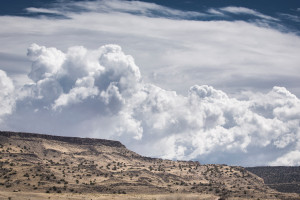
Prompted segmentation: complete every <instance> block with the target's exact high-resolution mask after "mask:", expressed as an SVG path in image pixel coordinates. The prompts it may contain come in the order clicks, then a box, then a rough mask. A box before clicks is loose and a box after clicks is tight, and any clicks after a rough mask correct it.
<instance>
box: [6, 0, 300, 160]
mask: <svg viewBox="0 0 300 200" xmlns="http://www.w3.org/2000/svg"><path fill="white" fill-rule="evenodd" d="M267 2H268V1H263V2H262V1H258V0H254V1H236V0H228V1H220V0H201V1H196V0H189V1H178V0H175V1H174V0H172V1H171V0H165V1H158V0H145V1H125V0H123V1H121V0H90V1H81V0H76V1H67V0H51V1H50V0H48V1H46V0H43V1H37V0H32V1H25V0H9V1H8V0H2V1H1V3H2V5H3V6H1V8H0V25H1V29H0V36H1V37H0V44H1V45H0V130H9V131H22V132H35V133H43V134H54V135H62V136H76V137H93V138H104V139H112V140H119V141H121V142H122V143H123V144H124V145H126V147H127V148H129V149H131V150H133V151H135V152H137V153H139V154H141V155H144V156H152V157H160V158H165V159H172V160H197V161H200V163H203V164H207V163H215V164H228V165H240V166H265V165H274V166H275V165H276V166H279V165H280V166H282V165H286V166H294V165H300V99H299V97H300V56H299V53H300V2H299V1H298V0H288V1H282V0H275V1H272V2H271V1H270V2H268V3H267Z"/></svg>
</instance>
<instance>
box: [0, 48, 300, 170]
mask: <svg viewBox="0 0 300 200" xmlns="http://www.w3.org/2000/svg"><path fill="white" fill-rule="evenodd" d="M28 57H29V58H30V59H31V60H32V68H31V71H30V73H29V75H28V76H29V78H30V79H31V80H32V83H31V84H27V85H24V86H23V87H22V88H21V89H20V92H18V96H17V102H16V109H15V111H14V112H12V108H13V107H14V102H13V100H12V99H13V98H12V95H13V93H14V87H13V85H12V82H11V81H10V79H9V78H8V77H7V76H6V74H5V73H4V72H2V71H1V72H0V78H1V85H0V87H1V92H0V99H1V103H2V104H1V113H0V116H1V115H4V114H10V115H9V116H8V117H6V118H5V121H4V122H3V123H2V127H8V128H10V129H13V130H19V131H24V130H25V131H38V132H43V133H45V132H46V133H57V134H64V135H77V136H82V137H86V136H89V137H99V138H110V139H117V140H121V141H122V142H124V143H125V144H126V145H127V146H128V147H129V148H131V149H133V150H135V151H137V152H139V153H142V154H144V155H150V156H159V157H163V158H169V159H198V160H200V161H204V162H218V163H220V162H223V163H228V164H239V165H253V164H255V165H266V164H282V165H293V164H299V156H298V154H299V150H300V147H299V141H300V128H299V123H300V100H299V99H298V98H297V97H296V96H295V95H293V94H291V93H290V92H289V91H288V90H287V89H286V88H283V87H274V88H273V89H272V90H271V91H270V92H269V93H266V94H262V93H251V92H247V93H244V96H243V98H241V99H236V98H233V97H230V96H229V95H227V94H226V93H225V92H223V91H221V90H217V89H215V88H213V87H211V86H207V85H201V86H200V85H194V86H192V87H191V88H190V89H189V91H188V95H187V96H183V95H179V94H177V93H176V92H175V91H168V90H164V89H162V88H160V87H158V86H155V85H153V84H150V83H145V81H143V80H142V77H141V73H140V70H139V67H137V66H136V64H135V62H134V59H133V58H132V57H131V56H129V55H126V54H125V53H124V52H123V51H122V49H121V47H120V46H118V45H105V46H101V47H100V48H98V49H96V50H87V49H86V48H84V47H82V46H76V47H71V48H69V49H68V50H67V52H65V53H64V52H62V51H60V50H58V49H56V48H47V47H43V46H39V45H37V44H33V45H31V46H30V47H29V48H28ZM2 108H3V109H2ZM3 124H6V126H4V125H3ZM294 155H297V156H294ZM254 160H255V163H253V161H254Z"/></svg>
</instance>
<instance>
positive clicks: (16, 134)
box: [0, 131, 125, 148]
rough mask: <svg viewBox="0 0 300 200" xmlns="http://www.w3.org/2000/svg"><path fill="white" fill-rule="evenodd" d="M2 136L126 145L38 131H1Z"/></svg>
mask: <svg viewBox="0 0 300 200" xmlns="http://www.w3.org/2000/svg"><path fill="white" fill-rule="evenodd" d="M0 136H5V137H20V138H41V139H47V140H56V141H60V142H66V143H72V144H79V145H105V146H110V147H124V148H125V146H124V145H123V144H122V143H121V142H119V141H113V140H104V139H94V138H79V137H64V136H55V135H44V134H36V133H22V132H10V131H0Z"/></svg>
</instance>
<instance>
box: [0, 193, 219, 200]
mask: <svg viewBox="0 0 300 200" xmlns="http://www.w3.org/2000/svg"><path fill="white" fill-rule="evenodd" d="M218 198H219V197H217V196H214V195H211V194H153V195H149V194H145V195H143V194H88V195H87V194H72V193H65V194H45V193H29V192H22V193H19V192H0V200H41V199H44V200H46V199H53V200H58V199H59V200H71V199H72V200H102V199H103V200H104V199H114V200H217V199H218Z"/></svg>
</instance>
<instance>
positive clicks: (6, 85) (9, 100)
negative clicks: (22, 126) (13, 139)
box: [0, 70, 15, 123]
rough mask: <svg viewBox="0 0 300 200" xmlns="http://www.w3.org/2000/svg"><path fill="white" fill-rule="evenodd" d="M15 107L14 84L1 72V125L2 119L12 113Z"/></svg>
mask: <svg viewBox="0 0 300 200" xmlns="http://www.w3.org/2000/svg"><path fill="white" fill-rule="evenodd" d="M14 105H15V101H14V85H13V82H12V81H11V79H10V78H9V77H7V75H6V73H5V72H4V71H2V70H0V123H1V121H2V117H4V116H5V115H7V114H11V113H12V111H13V108H14Z"/></svg>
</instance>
